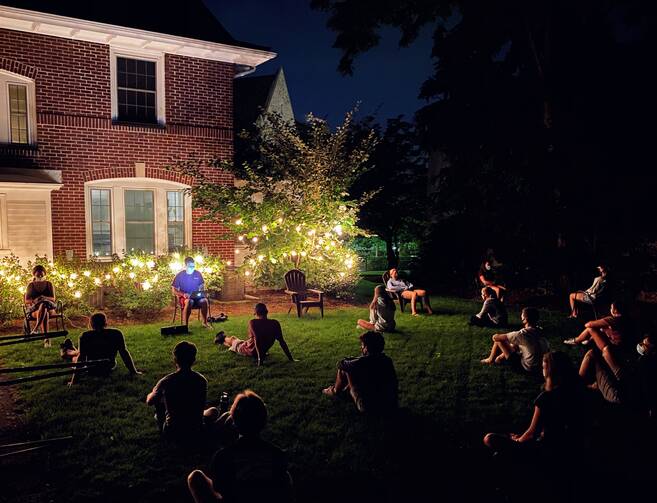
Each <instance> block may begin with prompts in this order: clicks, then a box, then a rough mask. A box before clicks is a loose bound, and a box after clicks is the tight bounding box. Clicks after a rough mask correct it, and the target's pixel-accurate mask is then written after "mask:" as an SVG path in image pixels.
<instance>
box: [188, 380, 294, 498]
mask: <svg viewBox="0 0 657 503" xmlns="http://www.w3.org/2000/svg"><path fill="white" fill-rule="evenodd" d="M230 420H231V422H232V423H233V425H234V426H235V428H236V429H237V432H238V433H239V438H238V439H237V442H236V443H235V444H234V445H229V446H227V447H224V448H223V449H220V450H219V451H217V452H216V453H215V454H214V456H213V458H212V461H211V462H210V467H209V470H208V473H207V475H206V474H205V473H203V472H202V471H201V470H194V471H193V472H191V473H190V474H189V476H188V477H187V485H188V487H189V491H190V493H191V495H192V498H193V500H194V501H195V502H196V503H210V502H214V503H217V502H226V503H230V502H237V501H240V502H253V503H255V502H261V503H265V502H267V503H288V502H291V501H292V500H293V498H292V479H291V477H290V474H289V473H288V471H287V458H286V456H285V453H284V452H283V451H282V450H281V449H279V448H278V447H276V446H275V445H272V444H270V443H269V442H266V441H265V440H262V439H261V438H260V432H261V431H262V430H263V429H264V427H265V426H266V424H267V407H266V406H265V403H264V402H263V401H262V398H260V397H259V396H258V395H256V394H255V393H254V392H253V391H251V390H245V391H243V392H242V393H239V394H238V395H237V396H236V397H235V401H234V402H233V405H232V406H231V408H230Z"/></svg>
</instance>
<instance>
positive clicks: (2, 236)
mask: <svg viewBox="0 0 657 503" xmlns="http://www.w3.org/2000/svg"><path fill="white" fill-rule="evenodd" d="M7 225H8V222H7V194H6V193H4V192H0V252H5V251H9V236H8V234H7Z"/></svg>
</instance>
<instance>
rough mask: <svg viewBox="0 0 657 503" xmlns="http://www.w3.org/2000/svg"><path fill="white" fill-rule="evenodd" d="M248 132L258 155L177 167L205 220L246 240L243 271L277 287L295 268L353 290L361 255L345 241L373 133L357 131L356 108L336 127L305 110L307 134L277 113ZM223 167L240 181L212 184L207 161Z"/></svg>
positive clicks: (329, 285) (351, 230)
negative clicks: (353, 189)
mask: <svg viewBox="0 0 657 503" xmlns="http://www.w3.org/2000/svg"><path fill="white" fill-rule="evenodd" d="M265 122H266V126H265V127H262V128H260V129H258V130H257V131H254V132H252V133H251V137H250V140H251V142H252V146H253V147H254V148H255V149H256V150H257V152H258V154H259V155H258V156H254V157H252V158H253V159H254V160H253V161H252V162H251V163H250V164H248V163H244V164H242V165H240V166H236V165H234V164H233V163H231V162H224V161H219V160H216V159H210V160H199V159H191V160H188V161H185V162H179V163H177V164H176V165H174V166H173V167H172V168H173V169H176V170H178V171H181V172H183V173H185V174H187V175H191V176H193V177H194V178H195V179H196V180H197V184H196V185H195V186H194V187H193V188H192V189H191V193H192V198H193V199H192V200H193V201H194V204H195V205H196V206H197V207H200V208H202V209H203V210H204V211H205V212H206V213H205V217H204V218H206V219H210V220H212V221H216V222H220V223H222V224H223V225H225V226H226V227H227V228H228V229H229V230H230V231H232V233H233V235H234V236H235V238H236V239H237V240H238V241H239V242H242V243H244V244H247V245H248V246H249V248H248V250H247V256H246V257H245V260H244V264H243V266H242V268H241V269H242V271H243V273H244V274H245V275H246V276H249V277H252V278H254V280H255V281H256V282H257V283H258V284H260V285H267V286H276V287H279V286H281V285H282V284H283V275H284V274H285V272H286V271H288V270H289V269H290V268H300V269H302V270H303V271H304V272H305V273H306V275H307V278H308V281H309V282H310V283H312V284H314V285H316V286H319V287H321V288H323V289H325V290H327V291H333V292H340V291H343V290H345V289H348V288H349V287H350V286H351V285H353V284H354V283H355V281H356V279H357V272H356V271H357V257H356V255H355V254H354V253H353V252H352V251H351V250H350V249H349V248H348V247H347V242H348V240H349V239H350V238H351V237H353V236H356V235H358V234H360V233H361V230H360V229H359V228H358V226H357V225H356V219H357V213H358V209H359V207H360V205H361V201H356V200H352V199H350V198H349V194H348V189H349V187H350V185H351V183H352V182H353V180H354V179H355V178H356V177H357V176H358V175H359V174H360V173H361V172H362V170H364V169H366V167H367V161H368V158H369V156H370V153H371V150H372V148H373V146H374V143H375V135H374V133H373V132H367V133H366V134H364V135H360V136H358V137H356V135H355V133H354V129H353V127H352V125H353V114H352V113H349V114H347V116H346V117H345V120H344V122H343V124H342V125H340V126H339V127H337V128H336V129H335V131H332V130H331V129H330V127H329V126H328V125H327V124H326V122H325V121H323V120H321V119H318V118H316V117H313V116H312V115H310V116H308V120H307V126H306V127H305V128H304V134H301V132H300V130H299V128H298V127H297V125H296V124H291V123H288V122H285V121H284V120H283V119H281V117H280V116H278V115H277V114H270V115H267V116H266V117H265ZM208 164H210V165H213V166H216V167H221V168H222V169H224V170H225V171H228V172H230V173H232V174H234V175H235V176H236V179H239V180H238V181H237V182H236V184H235V186H229V185H219V184H215V183H212V182H211V181H210V180H208V179H207V178H205V177H204V176H203V173H202V171H201V169H200V168H201V167H202V166H204V165H208Z"/></svg>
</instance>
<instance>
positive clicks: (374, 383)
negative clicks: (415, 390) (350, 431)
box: [322, 332, 398, 413]
mask: <svg viewBox="0 0 657 503" xmlns="http://www.w3.org/2000/svg"><path fill="white" fill-rule="evenodd" d="M384 347H385V340H384V338H383V335H381V334H380V333H378V332H365V333H363V334H361V335H360V350H361V353H362V356H359V357H356V358H344V359H343V360H341V361H339V362H338V372H337V375H336V377H335V384H333V385H332V386H329V387H328V388H325V389H324V390H322V393H324V394H325V395H328V396H336V395H339V394H341V393H347V392H348V393H349V394H350V395H351V398H352V399H353V400H354V403H355V404H356V408H357V409H358V410H359V411H360V412H368V413H369V412H379V413H380V412H386V411H393V410H396V409H397V394H398V383H397V374H396V372H395V367H394V365H393V363H392V360H391V359H390V358H389V357H388V356H387V355H385V354H384V353H383V348H384Z"/></svg>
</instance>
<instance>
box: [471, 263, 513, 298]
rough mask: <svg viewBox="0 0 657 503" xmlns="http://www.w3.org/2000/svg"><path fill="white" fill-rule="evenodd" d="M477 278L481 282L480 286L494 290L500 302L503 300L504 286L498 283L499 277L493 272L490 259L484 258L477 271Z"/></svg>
mask: <svg viewBox="0 0 657 503" xmlns="http://www.w3.org/2000/svg"><path fill="white" fill-rule="evenodd" d="M477 279H479V282H480V283H481V284H482V286H485V287H486V286H487V287H490V288H492V289H493V290H495V294H496V295H497V298H498V299H499V301H500V302H504V295H505V294H506V287H504V286H502V285H500V284H499V279H498V278H497V274H496V273H495V268H494V267H493V262H492V260H488V259H487V260H485V261H484V263H483V264H481V267H480V268H479V272H478V273H477Z"/></svg>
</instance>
